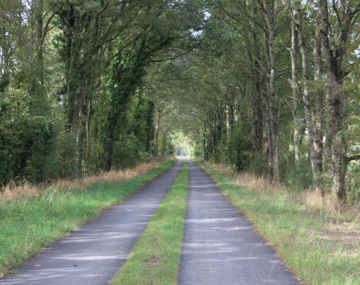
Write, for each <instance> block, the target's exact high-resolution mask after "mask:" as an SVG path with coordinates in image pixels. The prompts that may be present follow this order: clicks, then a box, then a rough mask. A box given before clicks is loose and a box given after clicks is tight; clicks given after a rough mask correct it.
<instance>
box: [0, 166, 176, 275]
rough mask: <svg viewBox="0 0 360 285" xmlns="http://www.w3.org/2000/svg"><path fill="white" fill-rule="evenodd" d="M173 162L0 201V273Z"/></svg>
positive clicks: (137, 186)
mask: <svg viewBox="0 0 360 285" xmlns="http://www.w3.org/2000/svg"><path fill="white" fill-rule="evenodd" d="M174 162H175V160H169V161H167V162H165V163H163V164H162V165H161V166H159V167H157V168H154V169H152V170H150V171H149V172H147V173H146V174H144V175H139V176H135V177H133V178H131V179H128V180H123V181H120V182H117V183H115V181H116V179H114V180H111V181H112V182H113V183H109V181H106V182H104V181H102V182H96V183H93V184H89V185H87V186H86V187H82V188H79V189H72V190H68V191H58V190H60V189H58V190H54V189H48V190H46V191H45V190H44V191H42V192H41V195H32V196H30V197H26V196H22V198H19V197H18V198H17V199H11V200H0V220H1V227H0V241H1V242H0V276H3V275H5V274H6V273H8V271H9V269H10V268H12V267H14V266H15V265H17V264H20V263H21V262H22V261H24V260H25V259H26V258H28V257H30V256H31V255H32V254H33V253H35V252H38V251H41V250H42V249H44V247H46V245H48V244H49V243H50V242H52V241H54V240H56V239H58V238H60V237H62V236H64V235H66V234H67V233H68V232H69V231H71V230H76V229H78V228H79V227H80V226H81V225H82V224H84V222H86V221H88V220H89V219H92V218H94V217H96V216H97V215H98V214H99V213H100V212H101V211H103V210H104V209H105V208H107V207H109V206H111V205H114V204H116V203H119V202H120V201H122V200H123V199H124V198H126V197H127V196H128V195H129V194H131V193H133V192H134V191H136V190H137V189H139V188H140V187H141V186H143V185H144V184H146V183H147V182H149V181H150V180H151V179H153V178H154V177H156V176H157V175H159V174H161V173H162V172H163V171H165V170H166V169H168V168H170V167H171V166H172V165H173V164H174ZM124 179H126V178H124ZM82 185H83V184H82Z"/></svg>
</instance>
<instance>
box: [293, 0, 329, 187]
mask: <svg viewBox="0 0 360 285" xmlns="http://www.w3.org/2000/svg"><path fill="white" fill-rule="evenodd" d="M294 19H295V21H296V30H297V32H298V35H299V46H300V51H301V61H302V69H303V78H302V79H303V96H302V97H303V103H304V113H305V122H306V127H307V132H306V134H307V137H308V144H309V153H310V161H311V167H312V173H313V177H314V181H315V186H316V187H318V186H319V179H320V177H321V171H322V169H321V167H320V165H319V163H318V155H319V154H318V151H316V150H315V149H314V146H315V143H314V141H315V138H314V127H313V126H314V121H313V108H312V106H311V101H310V87H309V72H308V53H307V47H306V42H305V35H304V32H303V29H302V15H301V11H300V2H299V1H297V0H296V1H295V15H294Z"/></svg>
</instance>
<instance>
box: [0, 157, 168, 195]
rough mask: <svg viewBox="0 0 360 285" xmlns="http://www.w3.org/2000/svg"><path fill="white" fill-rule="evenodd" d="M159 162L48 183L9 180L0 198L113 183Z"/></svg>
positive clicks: (149, 168) (137, 173)
mask: <svg viewBox="0 0 360 285" xmlns="http://www.w3.org/2000/svg"><path fill="white" fill-rule="evenodd" d="M161 163H163V161H160V160H153V161H151V162H144V163H140V164H139V165H137V166H135V167H133V168H127V169H121V170H112V171H109V172H102V173H99V174H96V175H89V176H85V177H82V178H78V179H72V180H66V179H58V180H56V181H53V182H51V183H48V184H38V185H35V184H31V183H29V182H23V183H21V184H16V183H14V182H10V183H8V184H7V185H6V186H4V187H3V189H1V191H0V200H2V201H4V200H5V201H8V200H14V199H20V198H24V197H36V196H38V195H40V194H41V193H43V192H44V191H46V190H48V189H51V190H53V191H64V190H74V189H82V188H84V187H86V186H89V185H91V184H95V183H115V182H118V181H122V180H128V179H131V178H133V177H135V176H139V175H144V174H145V173H147V172H149V171H150V170H152V169H154V168H156V167H158V166H160V164H161Z"/></svg>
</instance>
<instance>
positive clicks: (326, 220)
mask: <svg viewBox="0 0 360 285" xmlns="http://www.w3.org/2000/svg"><path fill="white" fill-rule="evenodd" d="M199 164H200V165H201V166H202V167H203V168H204V169H205V170H206V171H207V172H208V174H209V175H210V176H211V177H212V178H213V179H214V180H215V181H216V183H217V184H218V186H219V187H220V188H221V190H222V191H223V192H224V194H225V195H226V196H227V197H228V198H229V199H230V200H231V201H232V202H233V203H234V204H235V205H236V206H237V207H239V209H241V211H242V212H243V213H244V214H245V215H246V216H247V217H249V219H250V220H251V221H252V222H253V224H254V226H255V227H256V229H257V230H258V231H259V232H260V233H261V234H262V235H263V236H265V237H266V239H267V240H268V241H269V242H270V243H271V244H272V245H273V246H275V248H276V249H277V252H278V253H279V255H280V256H281V257H282V259H283V260H284V261H285V263H286V264H287V265H288V266H289V267H290V268H291V269H292V270H293V271H294V272H295V273H296V275H297V276H298V277H300V278H301V279H302V280H303V281H304V282H305V283H306V284H309V285H310V284H314V285H315V284H316V285H320V284H324V285H325V284H326V285H335V284H336V285H345V284H349V285H350V284H360V243H359V240H358V239H357V236H355V234H356V235H357V233H358V230H359V228H360V226H359V224H353V225H352V227H353V230H351V229H350V230H349V229H347V231H345V232H344V231H340V230H339V229H338V230H336V231H330V228H329V225H330V224H331V225H334V224H335V226H336V225H337V224H336V223H337V222H336V221H334V220H333V218H332V217H331V216H330V215H325V214H324V213H321V212H320V211H316V210H314V209H313V208H311V207H308V206H307V205H304V204H302V203H300V202H298V201H295V200H294V199H291V197H290V196H287V195H284V193H281V192H279V193H277V192H271V193H259V192H254V191H250V190H248V189H245V188H244V187H240V186H238V185H235V183H233V179H232V178H231V177H229V176H226V175H224V174H221V173H219V172H218V171H216V170H214V169H213V168H212V167H210V166H209V165H206V164H204V163H199ZM338 222H339V221H338ZM344 234H345V236H342V238H339V235H344Z"/></svg>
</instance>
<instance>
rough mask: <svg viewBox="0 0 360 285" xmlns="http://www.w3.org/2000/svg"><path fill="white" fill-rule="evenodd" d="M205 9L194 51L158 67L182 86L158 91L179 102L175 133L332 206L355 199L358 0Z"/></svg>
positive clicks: (210, 156)
mask: <svg viewBox="0 0 360 285" xmlns="http://www.w3.org/2000/svg"><path fill="white" fill-rule="evenodd" d="M205 7H206V19H207V20H206V25H205V28H204V31H203V32H202V33H200V34H198V36H199V37H201V38H202V41H201V45H200V47H199V48H198V49H197V50H196V52H194V53H192V54H191V55H189V56H187V57H186V58H185V59H180V60H177V62H176V63H169V64H166V65H165V66H164V67H163V70H167V69H169V70H173V74H177V78H178V80H181V81H182V82H183V85H182V86H179V87H178V89H176V88H174V86H176V84H174V85H171V86H170V85H169V86H168V92H169V93H174V92H177V94H178V97H179V98H181V99H180V100H179V102H178V104H179V105H181V106H182V108H181V111H180V112H179V114H181V113H182V112H184V114H183V115H182V116H183V122H187V124H186V126H183V129H184V132H185V133H189V134H191V135H192V137H193V139H194V140H195V141H196V149H197V151H196V152H197V154H198V155H202V156H203V157H204V158H205V159H207V160H213V161H216V162H224V163H228V164H231V165H232V166H233V167H234V168H236V169H237V170H250V171H252V172H254V173H256V174H258V175H262V174H266V175H267V176H268V177H269V178H270V179H271V180H272V181H273V182H275V183H278V182H285V183H286V184H288V185H291V186H293V187H295V188H298V189H307V188H309V187H312V188H315V189H316V190H317V191H320V192H321V193H322V195H327V194H329V195H330V196H332V197H333V198H334V201H335V203H338V202H339V203H340V205H343V204H344V202H345V201H346V200H347V201H349V202H354V203H358V202H359V201H360V180H359V178H358V177H359V173H360V165H359V164H358V162H356V160H358V159H359V158H360V156H359V154H360V132H359V130H360V129H359V122H360V112H359V110H360V109H359V107H360V102H359V94H360V92H359V87H360V86H359V81H358V79H359V75H360V74H359V72H360V70H359V43H360V34H359V27H360V24H359V11H360V4H359V3H358V1H352V0H346V1H337V0H334V1H327V0H316V1H300V0H292V1H278V0H276V1H274V0H252V1H248V0H236V1H235V0H234V1H233V0H228V1H224V0H215V1H207V4H206V6H205ZM164 73H166V74H168V73H169V71H166V72H164ZM166 74H163V75H162V77H165V78H166ZM166 80H169V79H166ZM160 81H161V80H160ZM185 85H186V86H187V87H186V88H184V86H185ZM175 90H176V91H175Z"/></svg>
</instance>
